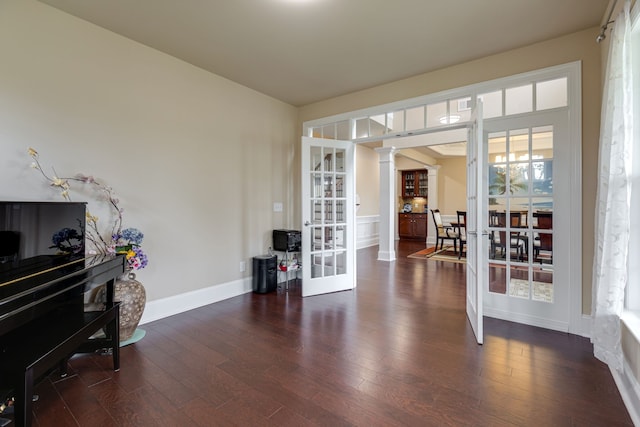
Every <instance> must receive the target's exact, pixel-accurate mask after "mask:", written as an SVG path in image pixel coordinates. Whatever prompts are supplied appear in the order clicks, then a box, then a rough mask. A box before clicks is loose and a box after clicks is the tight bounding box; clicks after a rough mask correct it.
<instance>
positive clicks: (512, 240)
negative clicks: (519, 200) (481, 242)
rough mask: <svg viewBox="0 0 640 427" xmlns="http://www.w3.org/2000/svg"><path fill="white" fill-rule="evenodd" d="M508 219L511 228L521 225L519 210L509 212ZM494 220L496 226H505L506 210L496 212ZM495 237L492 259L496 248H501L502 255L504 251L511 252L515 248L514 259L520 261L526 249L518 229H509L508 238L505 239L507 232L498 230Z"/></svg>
mask: <svg viewBox="0 0 640 427" xmlns="http://www.w3.org/2000/svg"><path fill="white" fill-rule="evenodd" d="M509 219H510V221H509V223H510V228H511V229H514V228H520V227H521V226H522V215H521V213H520V212H511V213H510V214H509ZM496 220H497V226H498V227H506V226H507V214H506V212H496ZM495 237H496V238H495V241H494V242H493V243H492V245H493V257H494V259H495V256H496V251H497V249H501V251H502V255H504V254H505V252H509V253H511V251H512V250H513V249H515V253H516V259H517V260H518V261H522V259H523V258H524V254H525V251H526V241H525V239H523V238H522V236H520V232H519V231H510V232H509V238H508V239H507V232H506V231H505V230H500V231H498V233H497V236H495Z"/></svg>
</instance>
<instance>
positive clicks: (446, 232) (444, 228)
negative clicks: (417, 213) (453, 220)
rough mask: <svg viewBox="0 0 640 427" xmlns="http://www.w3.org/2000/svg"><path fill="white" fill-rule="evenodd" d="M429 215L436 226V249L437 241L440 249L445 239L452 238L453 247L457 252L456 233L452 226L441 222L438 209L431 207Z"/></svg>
mask: <svg viewBox="0 0 640 427" xmlns="http://www.w3.org/2000/svg"><path fill="white" fill-rule="evenodd" d="M431 216H432V218H433V223H434V224H435V226H436V250H437V249H438V243H440V249H442V248H443V247H444V246H443V245H444V241H445V240H452V241H453V249H454V250H455V251H456V252H458V233H456V232H455V230H454V229H453V227H452V226H450V225H444V224H443V223H442V216H441V215H440V210H439V209H431Z"/></svg>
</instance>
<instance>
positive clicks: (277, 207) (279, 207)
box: [273, 202, 282, 212]
mask: <svg viewBox="0 0 640 427" xmlns="http://www.w3.org/2000/svg"><path fill="white" fill-rule="evenodd" d="M273 211H274V212H282V203H281V202H274V203H273Z"/></svg>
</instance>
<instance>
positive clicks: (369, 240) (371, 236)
mask: <svg viewBox="0 0 640 427" xmlns="http://www.w3.org/2000/svg"><path fill="white" fill-rule="evenodd" d="M379 241H380V216H379V215H368V216H358V217H356V248H357V249H362V248H366V247H369V246H375V245H377V244H378V243H379Z"/></svg>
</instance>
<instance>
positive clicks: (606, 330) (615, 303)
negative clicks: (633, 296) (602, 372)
mask: <svg viewBox="0 0 640 427" xmlns="http://www.w3.org/2000/svg"><path fill="white" fill-rule="evenodd" d="M629 15H630V1H629V0H627V1H626V2H625V4H624V9H623V11H622V12H620V14H619V15H618V16H617V17H616V18H615V23H614V24H613V28H612V30H611V39H610V40H611V44H610V47H609V59H608V63H607V71H606V79H605V87H604V95H603V100H602V116H601V123H600V126H601V130H600V159H599V165H598V166H599V167H598V193H597V198H596V229H595V230H596V247H595V257H594V266H593V306H592V316H593V329H592V332H591V341H592V342H593V344H594V354H595V356H596V357H597V358H598V359H600V360H602V361H603V362H605V363H607V364H608V365H609V366H610V367H611V368H615V369H617V370H622V360H623V359H622V347H621V343H620V314H621V313H622V310H623V308H624V289H625V286H626V284H627V277H628V271H627V262H628V251H629V229H630V209H631V204H630V198H631V166H632V146H633V132H632V131H633V98H632V97H633V93H632V81H631V76H632V69H631V21H630V16H629ZM635 262H637V261H635Z"/></svg>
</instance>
